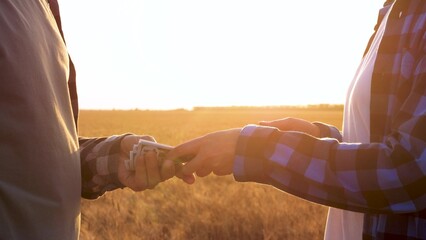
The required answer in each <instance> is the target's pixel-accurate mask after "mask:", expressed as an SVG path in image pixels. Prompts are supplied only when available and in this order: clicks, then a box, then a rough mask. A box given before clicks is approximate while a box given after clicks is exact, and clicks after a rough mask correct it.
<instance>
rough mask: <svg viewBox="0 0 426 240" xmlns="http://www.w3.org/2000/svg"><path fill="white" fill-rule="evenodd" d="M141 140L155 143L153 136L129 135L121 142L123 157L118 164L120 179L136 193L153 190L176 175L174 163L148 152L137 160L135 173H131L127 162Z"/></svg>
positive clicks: (153, 152)
mask: <svg viewBox="0 0 426 240" xmlns="http://www.w3.org/2000/svg"><path fill="white" fill-rule="evenodd" d="M139 139H144V140H148V141H153V142H155V139H154V138H153V137H151V136H136V135H128V136H125V137H124V138H123V140H122V141H121V156H120V160H119V163H118V179H119V180H120V182H121V183H122V184H123V185H125V186H126V187H129V188H131V189H132V190H134V191H143V190H145V189H152V188H154V187H155V186H156V185H157V184H158V183H160V182H163V181H165V180H167V179H169V178H171V177H173V176H174V175H175V166H174V163H173V162H172V161H164V162H162V159H159V158H158V157H157V153H156V152H155V151H148V152H146V153H144V154H141V155H140V156H138V157H137V158H136V162H135V171H130V170H128V169H127V168H126V166H125V163H124V162H125V160H127V159H129V152H130V151H131V150H132V148H133V145H134V144H137V143H138V141H139Z"/></svg>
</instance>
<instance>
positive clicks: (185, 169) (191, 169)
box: [182, 155, 205, 175]
mask: <svg viewBox="0 0 426 240" xmlns="http://www.w3.org/2000/svg"><path fill="white" fill-rule="evenodd" d="M201 167H203V159H202V158H201V156H200V155H197V156H195V157H194V158H193V159H192V160H191V161H189V162H187V163H186V164H185V165H183V166H182V174H183V175H192V174H193V173H195V172H196V171H198V170H199V169H201ZM204 167H205V166H204Z"/></svg>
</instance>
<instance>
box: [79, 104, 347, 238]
mask: <svg viewBox="0 0 426 240" xmlns="http://www.w3.org/2000/svg"><path fill="white" fill-rule="evenodd" d="M283 117H299V118H304V119H308V120H311V121H322V122H327V123H330V124H333V125H335V126H341V122H342V111H341V109H331V110H330V109H314V110H312V109H310V110H308V109H285V108H283V109H279V108H277V109H239V108H230V109H227V110H226V109H219V110H217V109H216V110H206V109H199V110H196V111H183V110H182V111H82V112H81V118H80V124H79V128H80V135H82V136H107V135H112V134H122V133H126V132H132V133H135V134H148V135H152V136H154V137H155V138H156V140H157V141H158V142H162V143H166V144H169V145H177V144H179V143H181V142H183V141H185V140H189V139H191V138H194V137H198V136H200V135H203V134H206V133H208V132H211V131H215V130H220V129H226V128H233V127H242V126H244V125H246V124H249V123H257V122H258V121H260V120H273V119H278V118H283ZM326 212H327V208H326V207H324V206H320V205H317V204H312V203H308V202H306V201H304V200H301V199H299V198H296V197H294V196H291V195H289V194H287V193H284V192H281V191H279V190H277V189H275V188H273V187H271V186H266V185H261V184H256V183H237V182H235V181H234V180H233V177H232V176H228V177H216V176H209V177H207V178H203V179H201V178H199V179H197V181H196V183H195V184H194V185H192V186H188V185H186V184H184V183H183V182H182V181H180V180H178V179H171V180H168V181H167V182H165V183H162V184H160V185H159V186H157V187H156V188H155V189H153V190H147V191H144V192H141V193H133V192H132V191H130V190H128V189H124V190H117V191H114V192H111V193H108V194H106V195H105V196H103V197H101V198H100V199H98V200H96V201H87V200H82V229H81V239H83V240H86V239H322V238H323V233H324V231H323V229H324V225H325V220H326Z"/></svg>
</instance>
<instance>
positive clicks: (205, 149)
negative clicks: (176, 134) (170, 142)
mask: <svg viewBox="0 0 426 240" xmlns="http://www.w3.org/2000/svg"><path fill="white" fill-rule="evenodd" d="M240 131H241V129H238V128H237V129H229V130H222V131H218V132H213V133H209V134H207V135H205V136H202V137H199V138H195V139H193V140H190V141H188V142H185V143H183V144H180V145H178V146H177V147H175V148H174V149H173V150H172V151H170V152H169V154H168V155H167V159H179V158H180V159H185V158H188V157H189V156H191V160H189V161H188V162H187V163H186V164H185V165H183V166H182V169H181V174H182V175H184V176H191V175H192V174H193V173H196V174H197V175H198V176H200V177H204V176H207V175H209V174H210V173H211V172H213V173H214V174H216V175H219V176H222V175H228V174H231V173H232V169H233V165H234V157H235V148H236V145H237V140H238V136H239V134H240ZM194 180H195V179H194ZM184 181H185V180H184ZM187 183H188V182H187Z"/></svg>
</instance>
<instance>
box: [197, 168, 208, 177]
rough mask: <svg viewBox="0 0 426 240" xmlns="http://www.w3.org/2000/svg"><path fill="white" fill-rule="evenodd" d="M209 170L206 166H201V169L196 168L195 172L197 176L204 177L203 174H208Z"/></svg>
mask: <svg viewBox="0 0 426 240" xmlns="http://www.w3.org/2000/svg"><path fill="white" fill-rule="evenodd" d="M211 172H212V171H210V170H209V169H207V168H201V169H198V170H197V171H196V174H197V176H199V177H205V176H207V175H209V174H210V173H211Z"/></svg>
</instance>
